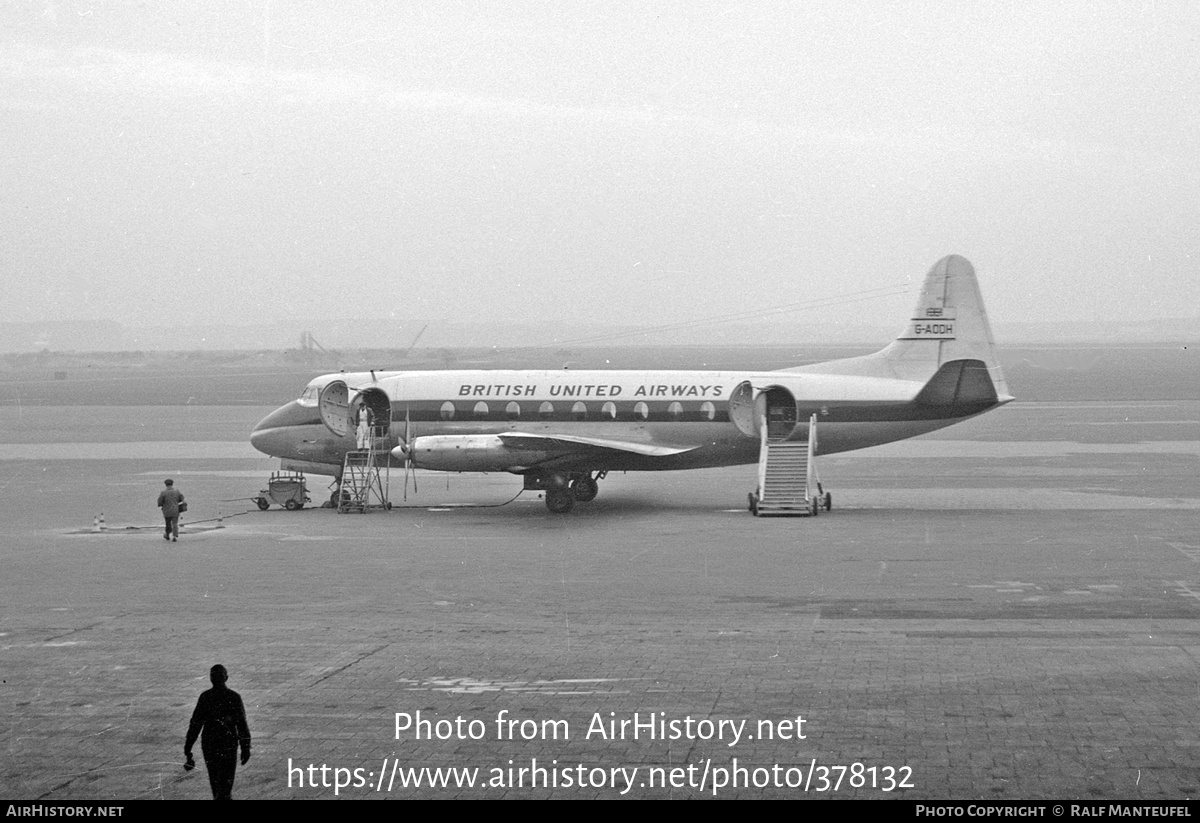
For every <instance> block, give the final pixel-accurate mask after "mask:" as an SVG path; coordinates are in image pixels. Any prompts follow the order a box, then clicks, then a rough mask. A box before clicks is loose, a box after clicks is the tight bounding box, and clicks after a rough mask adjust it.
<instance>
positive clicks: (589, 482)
mask: <svg viewBox="0 0 1200 823" xmlns="http://www.w3.org/2000/svg"><path fill="white" fill-rule="evenodd" d="M571 493H572V494H573V495H575V499H576V500H578V501H579V502H580V503H590V502H591V501H593V500H595V499H596V495H598V494H599V493H600V484H599V483H597V482H596V481H595V480H593V479H592V478H590V477H581V478H579V479H578V480H576V481H575V482H574V483H572V484H571Z"/></svg>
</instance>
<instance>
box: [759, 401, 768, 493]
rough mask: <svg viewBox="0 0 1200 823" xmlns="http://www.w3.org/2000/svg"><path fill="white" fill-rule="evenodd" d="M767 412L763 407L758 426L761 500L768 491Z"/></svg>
mask: <svg viewBox="0 0 1200 823" xmlns="http://www.w3.org/2000/svg"><path fill="white" fill-rule="evenodd" d="M767 451H768V447H767V412H766V409H765V408H764V409H763V413H762V417H760V418H759V427H758V497H759V499H760V500H761V499H762V498H763V497H764V496H766V493H767Z"/></svg>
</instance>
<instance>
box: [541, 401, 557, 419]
mask: <svg viewBox="0 0 1200 823" xmlns="http://www.w3.org/2000/svg"><path fill="white" fill-rule="evenodd" d="M538 417H540V418H542V419H543V420H553V419H554V404H553V403H551V402H550V401H549V400H545V401H543V402H542V405H540V406H538Z"/></svg>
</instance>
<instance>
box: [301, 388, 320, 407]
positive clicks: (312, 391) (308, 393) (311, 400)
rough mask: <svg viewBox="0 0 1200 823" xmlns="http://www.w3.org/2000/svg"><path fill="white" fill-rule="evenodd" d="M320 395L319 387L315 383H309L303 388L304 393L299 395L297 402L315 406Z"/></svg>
mask: <svg viewBox="0 0 1200 823" xmlns="http://www.w3.org/2000/svg"><path fill="white" fill-rule="evenodd" d="M320 396H321V387H320V386H318V385H317V384H316V383H309V384H308V385H307V386H305V388H304V393H303V394H301V395H300V399H299V401H298V402H299V403H300V405H301V406H315V405H317V401H318V400H319V399H320Z"/></svg>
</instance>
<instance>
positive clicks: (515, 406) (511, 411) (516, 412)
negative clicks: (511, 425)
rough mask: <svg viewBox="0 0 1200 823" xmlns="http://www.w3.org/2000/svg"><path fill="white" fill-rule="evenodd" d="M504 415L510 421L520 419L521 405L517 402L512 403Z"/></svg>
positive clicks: (506, 408) (505, 409)
mask: <svg viewBox="0 0 1200 823" xmlns="http://www.w3.org/2000/svg"><path fill="white" fill-rule="evenodd" d="M504 415H505V417H507V418H508V419H509V420H516V419H517V418H518V417H520V416H521V404H520V403H518V402H517V401H516V400H514V401H512V402H511V403H509V404H508V405H507V406H505V407H504Z"/></svg>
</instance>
